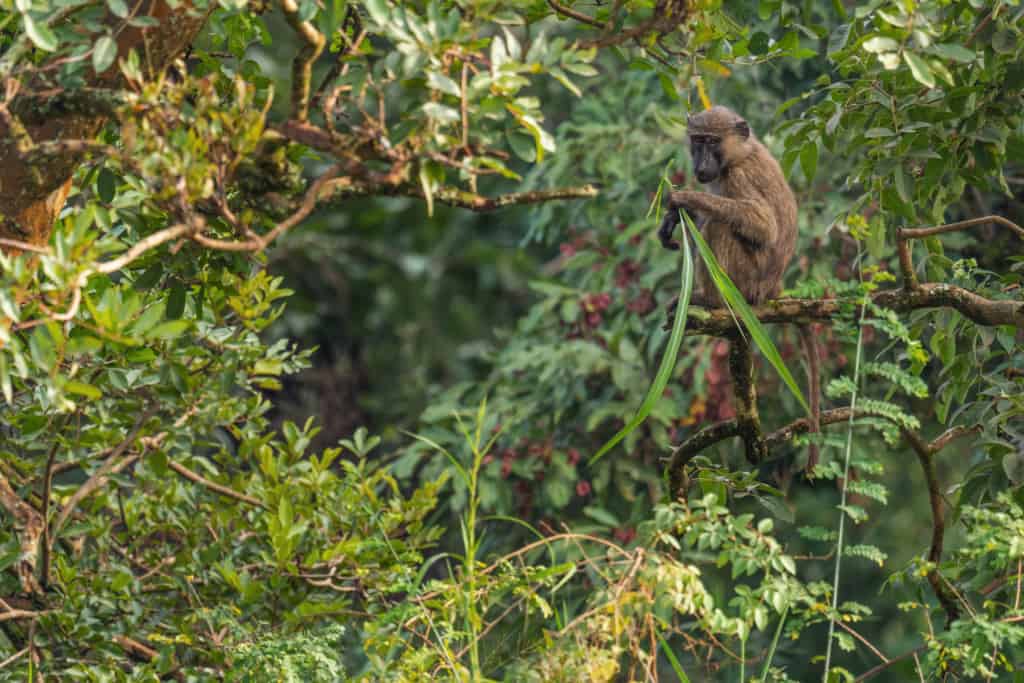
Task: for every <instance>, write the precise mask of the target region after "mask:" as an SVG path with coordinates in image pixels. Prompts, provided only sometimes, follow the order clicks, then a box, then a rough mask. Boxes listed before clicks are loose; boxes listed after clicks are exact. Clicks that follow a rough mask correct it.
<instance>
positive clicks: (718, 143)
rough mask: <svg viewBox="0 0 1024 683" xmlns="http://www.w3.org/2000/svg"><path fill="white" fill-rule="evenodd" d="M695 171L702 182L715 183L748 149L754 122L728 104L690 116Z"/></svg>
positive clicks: (689, 130)
mask: <svg viewBox="0 0 1024 683" xmlns="http://www.w3.org/2000/svg"><path fill="white" fill-rule="evenodd" d="M687 128H688V131H687V132H688V134H689V136H690V155H691V156H692V157H693V172H694V175H696V176H697V180H698V181H699V182H701V183H711V182H714V181H715V180H718V178H719V177H721V176H722V175H724V174H725V173H727V172H728V171H729V167H730V166H731V165H732V164H734V163H736V162H737V161H739V160H741V159H742V158H743V157H745V156H746V155H747V153H748V149H747V147H748V144H747V143H748V141H749V139H750V126H748V125H747V122H746V121H744V120H743V117H742V116H740V115H739V114H737V113H736V112H734V111H733V110H731V109H729V108H728V107H722V106H714V107H711V109H707V110H705V111H702V112H700V113H697V114H693V115H692V116H690V117H689V118H688V119H687Z"/></svg>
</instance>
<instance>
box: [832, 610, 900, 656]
mask: <svg viewBox="0 0 1024 683" xmlns="http://www.w3.org/2000/svg"><path fill="white" fill-rule="evenodd" d="M836 624H837V625H838V626H839V628H841V629H843V630H844V631H846V632H847V633H849V634H850V635H851V636H853V637H854V638H856V639H857V640H859V641H860V642H861V643H863V644H864V646H865V647H866V648H867V649H869V650H871V651H872V652H873V653H874V654H875V656H876V657H878V658H879V659H881V660H882V661H883V662H888V661H889V658H888V657H886V656H885V655H883V654H882V652H881V651H880V650H879V649H878V648H877V647H875V646H874V645H872V644H871V641H870V640H868V639H867V638H865V637H864V636H862V635H861V634H860V633H859V632H857V631H856V630H854V628H853V627H852V626H849V625H848V624H846V623H844V622H843V620H842V619H837V620H836Z"/></svg>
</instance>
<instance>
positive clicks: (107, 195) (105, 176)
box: [96, 167, 117, 204]
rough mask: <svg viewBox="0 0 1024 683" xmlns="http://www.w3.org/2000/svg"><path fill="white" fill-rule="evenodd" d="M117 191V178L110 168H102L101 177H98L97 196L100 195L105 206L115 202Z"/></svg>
mask: <svg viewBox="0 0 1024 683" xmlns="http://www.w3.org/2000/svg"><path fill="white" fill-rule="evenodd" d="M116 189H117V176H116V175H114V172H113V171H111V170H110V169H109V168H106V167H103V168H101V169H100V172H99V175H97V176H96V194H97V195H99V198H100V201H102V202H103V203H104V204H109V203H110V202H112V201H114V194H115V191H116Z"/></svg>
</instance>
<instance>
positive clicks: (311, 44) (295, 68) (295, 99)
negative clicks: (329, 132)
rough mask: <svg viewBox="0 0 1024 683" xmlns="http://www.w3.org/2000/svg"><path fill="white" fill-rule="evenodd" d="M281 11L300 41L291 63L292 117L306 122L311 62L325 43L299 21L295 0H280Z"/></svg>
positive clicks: (322, 35)
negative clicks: (300, 45)
mask: <svg viewBox="0 0 1024 683" xmlns="http://www.w3.org/2000/svg"><path fill="white" fill-rule="evenodd" d="M281 9H282V10H283V11H284V18H285V20H286V21H287V22H288V25H289V26H291V27H292V30H293V31H295V33H296V34H297V35H298V36H299V39H300V40H301V41H302V47H300V48H299V52H298V54H296V55H295V60H294V61H293V62H292V117H293V118H295V119H296V120H297V121H306V120H307V119H308V118H309V93H310V88H311V85H310V82H311V81H312V78H313V62H315V61H316V60H317V57H319V56H320V53H321V52H323V50H324V43H326V42H327V41H326V39H325V38H324V34H322V33H320V31H318V30H316V27H315V26H313V24H311V23H310V22H308V21H302V20H300V19H299V3H298V2H296V0H281Z"/></svg>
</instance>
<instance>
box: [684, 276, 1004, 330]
mask: <svg viewBox="0 0 1024 683" xmlns="http://www.w3.org/2000/svg"><path fill="white" fill-rule="evenodd" d="M871 300H872V301H873V302H874V303H875V304H877V305H879V306H881V307H883V308H890V309H892V310H894V311H896V312H898V313H905V312H907V311H914V310H919V309H925V308H953V309H955V310H957V311H959V312H960V313H961V314H962V315H963V316H964V317H965V318H968V319H969V320H971V321H973V322H975V323H977V324H979V325H1014V326H1017V327H1024V303H1022V302H1020V301H1015V300H1012V299H998V300H996V299H986V298H985V297H982V296H979V295H977V294H975V293H973V292H970V291H968V290H966V289H963V288H962V287H956V286H954V285H947V284H942V283H929V284H923V285H920V288H919V289H915V290H913V291H906V290H902V289H885V290H881V291H878V292H875V293H873V294H872V295H871ZM842 303H843V302H841V301H840V300H839V299H776V300H775V301H769V302H767V303H764V304H762V305H760V306H755V307H754V314H755V315H756V316H757V318H758V320H760V321H761V322H763V323H808V322H814V321H827V320H832V319H833V318H836V317H839V315H840V306H841V304H842ZM667 324H668V325H669V326H670V325H671V318H670V319H669V322H668V323H667ZM735 329H736V325H735V322H734V320H733V317H732V315H731V314H730V313H729V311H728V310H726V309H724V308H716V309H712V310H710V311H708V312H707V315H706V316H701V317H699V318H698V317H696V316H691V317H690V318H689V319H688V320H687V321H686V331H687V332H688V333H690V334H709V335H714V336H718V337H724V336H728V335H729V334H732V333H733V332H734V331H735Z"/></svg>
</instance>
